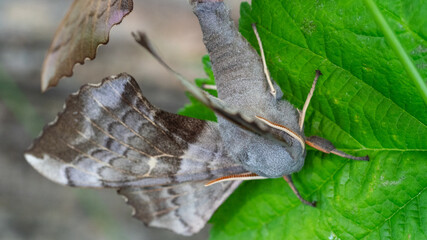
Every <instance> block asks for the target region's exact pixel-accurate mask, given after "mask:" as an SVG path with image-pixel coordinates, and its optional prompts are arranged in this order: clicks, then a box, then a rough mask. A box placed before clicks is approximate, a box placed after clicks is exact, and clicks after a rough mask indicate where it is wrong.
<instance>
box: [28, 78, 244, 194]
mask: <svg viewBox="0 0 427 240" xmlns="http://www.w3.org/2000/svg"><path fill="white" fill-rule="evenodd" d="M25 157H26V159H27V161H28V162H29V163H30V164H31V165H32V166H33V167H34V168H36V169H37V170H38V171H39V172H40V173H42V174H43V175H44V176H46V177H47V178H49V179H51V180H52V181H55V182H58V183H61V184H65V185H71V186H85V187H124V186H152V185H164V184H171V183H181V182H186V181H200V180H206V179H214V178H217V177H221V176H225V175H230V174H236V173H242V172H245V170H244V169H243V168H242V166H241V165H240V164H239V163H236V162H234V161H233V160H232V159H231V158H230V157H229V156H228V155H227V154H226V152H225V150H224V147H223V145H222V142H221V138H220V135H219V132H218V126H217V124H216V123H211V122H206V121H202V120H198V119H193V118H189V117H184V116H179V115H176V114H171V113H168V112H164V111H161V110H159V109H157V108H155V107H154V106H152V105H151V104H150V103H149V102H148V101H147V100H146V99H145V98H144V97H143V96H142V93H141V90H140V88H139V86H138V84H137V83H136V81H135V80H134V79H133V78H132V77H131V76H129V75H127V74H120V75H118V76H115V77H110V78H107V79H104V81H103V82H102V83H101V84H99V85H85V86H83V87H82V88H81V89H80V91H79V92H77V93H75V94H72V95H71V96H70V97H69V98H68V100H67V102H66V104H65V107H64V111H63V112H62V113H60V114H59V115H58V117H57V120H55V121H54V122H53V123H51V124H49V125H48V126H46V127H45V129H44V131H43V134H42V135H41V136H40V137H39V138H38V139H36V140H35V141H34V143H33V145H32V146H31V147H30V149H29V150H28V151H27V152H26V154H25Z"/></svg>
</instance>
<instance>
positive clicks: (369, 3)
mask: <svg viewBox="0 0 427 240" xmlns="http://www.w3.org/2000/svg"><path fill="white" fill-rule="evenodd" d="M364 2H365V5H366V7H367V8H368V10H369V11H370V12H371V14H372V16H373V18H374V20H375V22H376V23H377V25H378V27H379V28H380V29H381V31H382V33H383V34H384V37H385V39H386V41H387V43H388V44H389V45H390V47H391V48H392V49H393V51H394V52H395V53H396V55H397V57H398V58H399V60H400V62H401V63H402V65H403V67H404V68H405V70H406V72H407V73H408V74H409V77H410V78H411V79H412V81H413V82H414V83H415V85H416V86H417V88H418V91H419V92H420V93H421V96H422V98H423V99H424V103H426V104H427V86H426V84H425V83H424V81H423V78H422V77H421V75H420V73H419V72H418V71H417V69H416V67H415V66H414V63H413V62H412V61H411V59H410V58H409V56H408V54H406V52H405V50H404V49H403V47H402V45H401V44H400V42H399V40H398V39H397V37H396V35H395V34H394V32H393V31H392V30H391V28H390V26H389V25H388V23H387V21H386V20H385V18H384V16H383V15H382V13H381V12H380V10H379V9H378V7H377V5H376V4H375V3H374V1H373V0H364Z"/></svg>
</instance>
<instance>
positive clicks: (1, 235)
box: [0, 0, 241, 240]
mask: <svg viewBox="0 0 427 240" xmlns="http://www.w3.org/2000/svg"><path fill="white" fill-rule="evenodd" d="M225 2H226V3H227V4H228V5H229V6H230V7H231V9H232V13H233V14H232V15H233V19H235V20H236V21H237V20H238V18H239V5H240V2H241V1H240V0H239V1H238V0H234V1H232V0H229V1H225ZM71 3H72V1H71V0H68V1H58V0H14V1H6V0H0V164H1V165H0V239H8V240H9V239H11V240H18V239H122V240H126V239H206V238H208V229H207V228H205V229H204V230H203V231H202V232H201V233H199V234H197V235H195V236H193V237H192V238H184V237H180V236H178V235H175V234H174V233H172V232H170V231H167V230H160V229H152V228H146V227H145V226H144V225H143V224H142V222H139V221H137V220H136V219H134V218H132V217H131V208H130V207H129V206H127V205H126V204H125V203H124V201H123V199H122V198H121V197H120V196H118V195H116V193H115V191H114V190H111V189H110V190H108V189H107V190H94V189H75V188H70V187H64V186H60V185H57V184H54V183H52V182H50V181H48V180H47V179H45V178H43V177H42V176H41V175H40V174H38V173H37V172H36V171H35V170H34V169H33V168H32V167H31V166H30V165H29V164H27V162H26V161H25V159H24V157H23V152H24V151H25V149H26V148H27V147H28V146H29V145H30V143H31V142H32V139H33V138H35V137H36V136H37V135H38V134H39V133H40V131H41V129H42V127H43V125H45V124H46V123H48V122H50V121H52V120H53V119H54V118H55V116H56V114H57V113H58V112H60V111H61V110H62V106H63V103H64V100H65V98H66V97H67V96H68V95H69V94H70V93H72V92H75V91H77V90H78V88H79V87H80V86H81V85H82V84H85V83H89V82H90V83H97V82H100V81H101V80H102V79H103V78H104V77H107V76H109V75H113V74H117V73H120V72H127V73H129V74H131V75H133V76H134V77H135V79H136V80H137V81H138V83H139V84H140V86H141V88H142V91H143V93H144V95H145V96H146V97H147V98H148V99H149V100H150V101H151V102H152V103H153V104H154V105H156V106H158V107H160V108H162V109H164V110H167V111H170V112H176V111H177V110H178V109H179V108H180V107H182V106H183V105H184V104H185V103H187V102H188V100H187V99H186V97H185V94H184V90H183V88H182V87H181V86H180V85H179V84H178V82H177V81H176V80H175V79H174V78H173V76H171V75H170V74H169V73H168V72H167V71H166V70H164V69H163V68H162V67H161V66H160V65H159V64H158V63H157V62H156V61H155V60H154V59H153V58H152V57H151V56H150V55H149V54H148V53H147V52H146V51H144V50H143V49H142V48H141V47H139V46H138V45H137V44H136V43H135V42H134V41H133V38H132V37H131V35H130V33H131V32H132V31H136V30H141V31H144V32H146V33H148V35H149V36H150V37H151V39H152V41H153V42H154V43H155V45H156V47H157V49H158V50H159V52H160V54H161V55H162V56H163V57H164V59H165V60H166V61H167V62H168V63H169V64H170V65H171V66H173V67H174V68H175V69H176V70H178V71H179V72H180V73H182V74H183V75H184V76H186V77H187V78H189V79H193V78H196V77H204V76H205V74H204V72H203V67H202V64H201V58H202V56H203V55H204V54H206V50H205V47H204V45H203V42H202V36H201V31H200V27H199V25H198V22H197V19H196V17H195V16H194V15H193V13H192V11H191V8H190V6H189V4H188V0H134V10H133V12H132V13H131V14H130V15H129V16H127V17H126V18H125V19H124V21H123V22H122V24H120V25H118V26H115V27H113V29H112V31H111V35H110V43H109V44H108V45H106V46H101V47H99V49H98V54H97V58H96V59H95V60H94V61H89V62H86V63H85V64H84V65H82V66H81V65H77V66H76V67H75V68H74V76H73V77H71V78H65V79H63V80H62V81H60V83H59V85H58V86H57V87H55V88H53V89H50V90H48V91H47V92H46V93H44V94H41V92H40V69H41V66H42V63H43V59H44V56H45V54H46V52H47V49H48V48H49V45H50V42H51V40H52V38H53V35H54V33H55V30H56V28H57V26H58V25H59V22H60V21H61V19H62V18H63V16H64V15H65V13H66V11H67V10H68V7H69V6H70V5H71Z"/></svg>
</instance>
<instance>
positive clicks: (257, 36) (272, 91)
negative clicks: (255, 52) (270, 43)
mask: <svg viewBox="0 0 427 240" xmlns="http://www.w3.org/2000/svg"><path fill="white" fill-rule="evenodd" d="M252 29H253V30H254V33H255V36H256V39H257V41H258V46H259V50H260V52H261V59H262V65H263V66H264V74H265V77H266V78H267V83H268V86H269V87H270V93H271V95H273V97H275V98H276V89H275V88H274V86H273V83H272V82H271V78H270V72H269V71H268V68H267V63H266V62H265V55H264V49H263V48H262V42H261V38H260V37H259V34H258V30H257V29H256V24H255V23H252Z"/></svg>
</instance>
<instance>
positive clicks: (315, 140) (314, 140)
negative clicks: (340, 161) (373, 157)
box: [305, 136, 369, 161]
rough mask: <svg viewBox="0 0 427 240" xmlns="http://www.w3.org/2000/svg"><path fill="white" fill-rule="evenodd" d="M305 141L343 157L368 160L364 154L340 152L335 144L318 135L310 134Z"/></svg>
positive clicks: (326, 151)
mask: <svg viewBox="0 0 427 240" xmlns="http://www.w3.org/2000/svg"><path fill="white" fill-rule="evenodd" d="M305 142H306V143H307V145H309V146H311V147H313V148H315V149H317V150H319V151H321V152H324V153H332V154H335V155H338V156H340V157H343V158H348V159H353V160H357V161H369V156H368V155H366V156H364V157H356V156H353V155H350V154H347V153H345V152H342V151H340V150H337V149H336V148H335V146H334V145H333V144H332V143H331V142H330V141H329V140H327V139H324V138H321V137H319V136H311V137H308V138H307V139H306V140H305Z"/></svg>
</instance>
